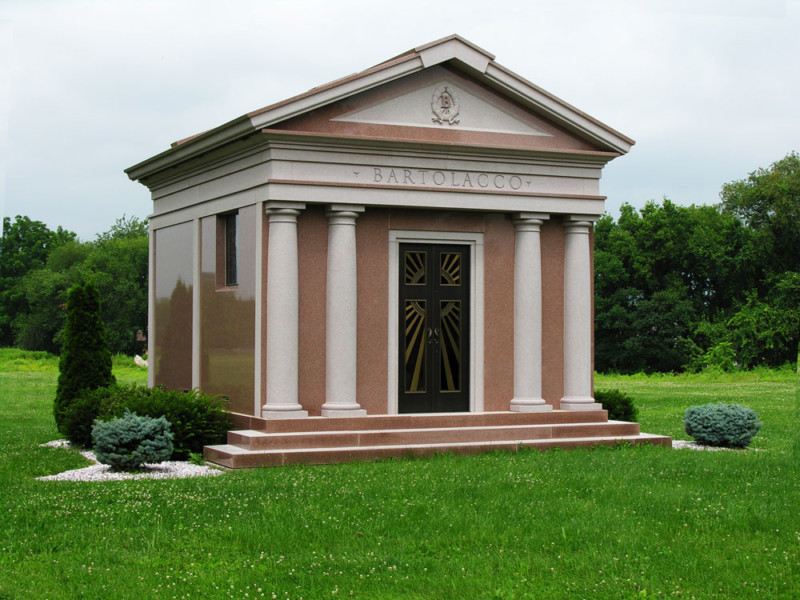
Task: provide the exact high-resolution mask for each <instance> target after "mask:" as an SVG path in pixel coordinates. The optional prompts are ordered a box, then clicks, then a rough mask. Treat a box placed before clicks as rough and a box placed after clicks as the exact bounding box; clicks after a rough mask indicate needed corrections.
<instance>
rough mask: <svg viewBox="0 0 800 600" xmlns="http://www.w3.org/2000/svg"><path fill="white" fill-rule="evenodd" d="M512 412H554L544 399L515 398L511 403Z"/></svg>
mask: <svg viewBox="0 0 800 600" xmlns="http://www.w3.org/2000/svg"><path fill="white" fill-rule="evenodd" d="M510 410H511V412H526V413H527V412H546V411H548V410H553V406H552V405H550V404H547V403H546V402H545V401H544V399H543V398H514V399H513V400H512V401H511V408H510Z"/></svg>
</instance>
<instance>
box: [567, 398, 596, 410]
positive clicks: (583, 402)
mask: <svg viewBox="0 0 800 600" xmlns="http://www.w3.org/2000/svg"><path fill="white" fill-rule="evenodd" d="M561 410H603V405H602V404H600V403H599V402H595V401H594V398H592V397H591V396H586V397H575V396H573V397H564V398H562V399H561Z"/></svg>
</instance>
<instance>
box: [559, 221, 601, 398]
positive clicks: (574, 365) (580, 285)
mask: <svg viewBox="0 0 800 600" xmlns="http://www.w3.org/2000/svg"><path fill="white" fill-rule="evenodd" d="M564 227H565V229H566V240H565V248H564V397H563V398H562V399H561V409H562V410H596V409H600V408H602V407H601V406H600V405H599V404H597V403H596V402H595V401H594V398H592V262H591V246H590V241H589V240H590V238H589V232H590V231H591V228H592V221H590V220H581V219H580V218H579V217H573V218H572V220H570V221H568V222H566V223H565V224H564Z"/></svg>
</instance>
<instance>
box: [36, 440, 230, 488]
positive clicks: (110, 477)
mask: <svg viewBox="0 0 800 600" xmlns="http://www.w3.org/2000/svg"><path fill="white" fill-rule="evenodd" d="M69 446H70V444H69V442H68V441H67V440H54V441H52V442H47V443H46V444H42V447H48V448H69ZM81 455H82V456H84V457H86V458H88V459H89V460H91V461H92V462H93V463H95V464H93V465H91V466H88V467H84V468H83V469H73V470H72V471H64V472H63V473H57V474H56V475H47V476H46V477H37V479H38V480H39V481H124V480H129V479H183V478H185V477H213V476H215V475H221V474H222V471H221V470H220V469H216V468H214V467H207V466H204V465H203V466H201V465H193V464H191V463H188V462H182V461H168V462H162V463H158V464H155V465H144V467H143V469H142V471H140V472H138V473H115V472H114V471H112V470H111V467H109V466H108V465H101V464H100V463H98V462H97V459H96V458H95V455H94V452H92V451H90V450H82V451H81Z"/></svg>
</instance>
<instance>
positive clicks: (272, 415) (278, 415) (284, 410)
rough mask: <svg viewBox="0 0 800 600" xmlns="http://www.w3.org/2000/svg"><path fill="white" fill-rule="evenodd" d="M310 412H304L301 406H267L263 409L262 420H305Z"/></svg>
mask: <svg viewBox="0 0 800 600" xmlns="http://www.w3.org/2000/svg"><path fill="white" fill-rule="evenodd" d="M306 417H308V411H307V410H303V407H302V406H300V405H299V404H288V405H287V404H284V405H277V406H276V405H273V404H265V405H264V406H262V407H261V418H262V419H305V418H306Z"/></svg>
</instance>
